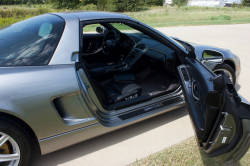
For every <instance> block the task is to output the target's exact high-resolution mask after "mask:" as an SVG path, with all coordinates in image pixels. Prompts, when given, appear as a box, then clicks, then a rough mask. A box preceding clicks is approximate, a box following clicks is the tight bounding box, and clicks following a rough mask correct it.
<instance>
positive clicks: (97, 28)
mask: <svg viewBox="0 0 250 166" xmlns="http://www.w3.org/2000/svg"><path fill="white" fill-rule="evenodd" d="M105 31H106V28H104V27H96V32H97V33H105Z"/></svg>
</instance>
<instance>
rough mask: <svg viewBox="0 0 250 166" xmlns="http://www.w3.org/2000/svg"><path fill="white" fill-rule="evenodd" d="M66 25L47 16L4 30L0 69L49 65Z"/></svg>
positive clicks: (54, 17) (61, 20)
mask: <svg viewBox="0 0 250 166" xmlns="http://www.w3.org/2000/svg"><path fill="white" fill-rule="evenodd" d="M64 26H65V22H64V20H63V19H61V18H60V17H57V16H54V15H50V14H46V15H42V16H37V17H33V18H30V19H27V20H24V21H21V22H18V23H15V24H12V25H10V26H8V27H5V28H3V29H0V66H38V65H47V64H48V63H49V61H50V59H51V57H52V55H53V53H54V51H55V49H56V46H57V44H58V42H59V40H60V38H61V35H62V33H63V30H64Z"/></svg>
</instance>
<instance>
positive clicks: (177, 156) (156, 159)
mask: <svg viewBox="0 0 250 166" xmlns="http://www.w3.org/2000/svg"><path fill="white" fill-rule="evenodd" d="M249 163H250V151H248V152H247V153H246V155H245V156H244V157H243V158H242V159H241V160H240V162H239V163H236V164H235V165H237V166H239V165H242V166H245V165H246V166H248V165H249ZM142 165H151V166H154V165H157V166H163V165H207V166H223V164H222V163H220V162H219V161H218V160H217V159H214V158H206V157H204V155H203V152H202V151H201V150H200V149H199V148H198V146H197V143H196V140H195V138H194V137H192V138H190V139H188V140H185V141H183V142H181V143H179V144H176V145H174V146H172V147H170V148H167V149H165V150H163V151H161V152H158V153H155V154H153V155H150V156H149V157H146V158H144V159H142V160H139V161H136V162H134V163H132V164H130V165H129V166H142Z"/></svg>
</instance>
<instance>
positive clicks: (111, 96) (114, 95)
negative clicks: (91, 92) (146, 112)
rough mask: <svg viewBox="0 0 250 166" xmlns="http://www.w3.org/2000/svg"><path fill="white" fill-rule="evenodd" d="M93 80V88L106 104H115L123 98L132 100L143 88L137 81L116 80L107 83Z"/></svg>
mask: <svg viewBox="0 0 250 166" xmlns="http://www.w3.org/2000/svg"><path fill="white" fill-rule="evenodd" d="M92 80H93V86H94V87H93V88H94V89H95V90H96V93H97V95H99V98H100V99H101V100H102V101H103V102H104V103H105V104H113V103H117V102H119V101H123V100H130V99H133V98H136V97H138V96H140V95H141V91H142V88H141V87H140V86H139V85H137V84H135V83H131V82H130V83H116V82H115V81H114V80H111V81H110V82H108V83H106V84H105V85H101V84H99V83H98V82H97V81H95V80H94V79H92Z"/></svg>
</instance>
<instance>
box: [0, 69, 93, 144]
mask: <svg viewBox="0 0 250 166" xmlns="http://www.w3.org/2000/svg"><path fill="white" fill-rule="evenodd" d="M1 73H2V74H1V77H2V79H1V81H0V87H1V88H0V94H1V98H0V110H1V112H4V113H8V114H11V115H14V116H16V117H18V118H20V119H22V120H23V121H25V122H26V123H27V124H28V125H29V126H30V127H31V128H32V130H33V131H34V133H35V134H36V137H37V138H38V139H43V138H47V137H50V136H53V135H56V134H61V133H64V132H67V131H70V130H74V129H77V128H81V127H83V126H86V125H90V124H92V123H95V121H91V122H86V123H83V124H78V125H67V124H66V123H64V122H63V120H62V119H61V117H60V116H59V115H58V113H57V111H56V110H55V108H54V107H53V103H52V99H53V98H55V97H57V96H65V95H69V94H70V95H72V94H73V95H78V94H80V93H81V92H80V89H79V85H78V82H77V79H76V73H75V66H74V65H53V66H29V67H5V68H1ZM85 111H86V112H87V114H88V115H91V113H89V112H88V111H89V110H87V109H85Z"/></svg>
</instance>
